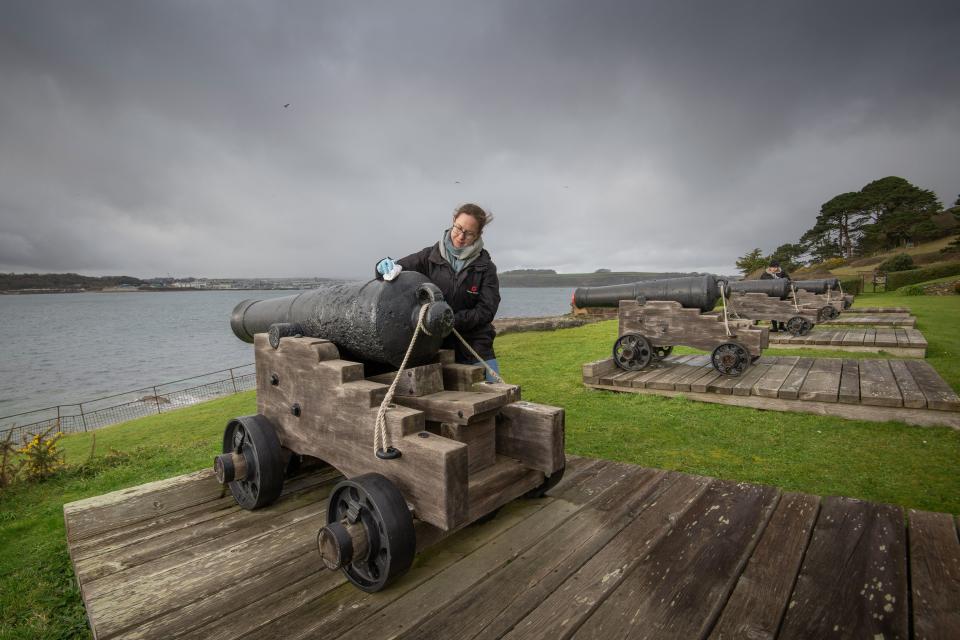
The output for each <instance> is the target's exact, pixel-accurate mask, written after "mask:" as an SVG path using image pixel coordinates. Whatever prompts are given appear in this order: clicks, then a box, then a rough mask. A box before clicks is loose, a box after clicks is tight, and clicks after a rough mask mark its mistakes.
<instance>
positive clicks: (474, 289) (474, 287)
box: [470, 285, 478, 293]
mask: <svg viewBox="0 0 960 640" xmlns="http://www.w3.org/2000/svg"><path fill="white" fill-rule="evenodd" d="M477 291H478V289H477V285H473V286H472V287H470V293H477Z"/></svg>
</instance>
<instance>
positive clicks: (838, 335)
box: [830, 329, 850, 347]
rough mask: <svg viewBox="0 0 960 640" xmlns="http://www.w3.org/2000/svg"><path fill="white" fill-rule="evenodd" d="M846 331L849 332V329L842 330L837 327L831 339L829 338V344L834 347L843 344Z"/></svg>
mask: <svg viewBox="0 0 960 640" xmlns="http://www.w3.org/2000/svg"><path fill="white" fill-rule="evenodd" d="M848 333H850V332H849V331H844V330H843V329H838V330H837V331H836V332H835V333H834V335H833V339H832V340H830V345H831V346H834V347H837V346H841V345H843V344H844V342H846V339H847V334H848Z"/></svg>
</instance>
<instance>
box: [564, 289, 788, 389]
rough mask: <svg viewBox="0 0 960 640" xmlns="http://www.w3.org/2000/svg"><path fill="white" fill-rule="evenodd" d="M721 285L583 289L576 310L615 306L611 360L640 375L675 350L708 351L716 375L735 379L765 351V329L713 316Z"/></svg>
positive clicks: (577, 295) (577, 293)
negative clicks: (616, 328) (617, 327)
mask: <svg viewBox="0 0 960 640" xmlns="http://www.w3.org/2000/svg"><path fill="white" fill-rule="evenodd" d="M724 286H725V281H723V280H717V279H716V278H715V277H714V276H711V275H704V276H695V277H687V278H668V279H664V280H647V281H640V282H635V283H631V284H623V285H612V286H607V287H581V288H579V289H577V290H576V291H575V292H574V294H573V301H574V306H575V307H579V308H584V307H591V306H597V307H613V306H616V307H618V318H619V322H620V330H619V333H618V336H619V337H618V338H617V340H616V342H614V344H613V361H614V362H615V363H616V365H617V366H618V367H620V368H621V369H626V370H628V371H639V370H640V369H643V368H644V367H647V366H649V365H650V364H651V363H655V362H657V361H659V360H662V359H663V358H666V357H667V356H668V355H670V352H671V351H672V350H673V347H674V346H676V345H686V346H689V347H694V348H696V349H704V350H706V351H710V361H711V363H713V366H714V368H715V369H716V370H717V371H719V372H720V373H723V374H726V375H731V376H738V375H740V374H742V373H743V372H744V371H745V370H746V369H747V367H749V366H750V364H751V363H752V362H753V361H754V360H756V359H757V358H759V357H760V354H761V353H762V352H763V349H765V348H766V347H767V344H768V340H769V335H768V332H767V330H766V329H763V328H760V327H756V326H754V322H753V321H752V320H729V319H727V318H725V317H723V316H719V315H715V314H711V313H706V312H709V311H711V310H712V309H713V308H714V307H715V306H716V304H717V301H718V300H720V299H721V297H722V296H723V293H722V292H723V288H724Z"/></svg>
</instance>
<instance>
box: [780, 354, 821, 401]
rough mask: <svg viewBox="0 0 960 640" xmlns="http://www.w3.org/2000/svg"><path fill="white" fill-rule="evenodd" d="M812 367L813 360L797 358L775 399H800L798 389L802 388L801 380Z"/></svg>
mask: <svg viewBox="0 0 960 640" xmlns="http://www.w3.org/2000/svg"><path fill="white" fill-rule="evenodd" d="M812 366H813V358H798V359H797V362H796V364H794V365H793V369H791V370H790V373H789V374H788V375H787V377H786V378H785V379H784V381H783V384H781V385H780V389H778V390H777V397H778V398H783V399H784V400H796V399H797V398H798V397H800V388H801V387H802V386H803V379H804V378H805V377H806V376H807V372H808V371H810V367H812Z"/></svg>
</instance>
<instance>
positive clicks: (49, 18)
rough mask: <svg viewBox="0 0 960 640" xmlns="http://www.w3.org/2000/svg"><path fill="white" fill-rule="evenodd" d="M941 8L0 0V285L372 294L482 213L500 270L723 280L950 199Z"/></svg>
mask: <svg viewBox="0 0 960 640" xmlns="http://www.w3.org/2000/svg"><path fill="white" fill-rule="evenodd" d="M673 5H681V6H673ZM954 7H955V3H948V2H942V3H916V4H914V5H906V4H902V3H878V2H848V3H812V2H802V3H801V2H797V3H791V4H785V3H743V2H741V3H710V2H703V3H696V4H693V3H670V4H668V3H656V4H654V3H644V4H641V3H632V2H620V3H611V2H594V3H590V4H589V5H588V4H585V3H582V2H493V3H462V4H459V6H455V5H454V3H449V2H435V3H387V2H383V3H366V2H365V3H284V4H280V5H277V4H267V3H253V2H250V3H237V2H229V3H226V2H225V3H220V2H206V3H186V2H162V3H161V2H85V3H43V2H22V3H6V4H5V6H4V9H3V12H4V20H2V21H0V270H13V269H15V270H39V271H48V270H53V271H61V270H77V271H84V272H90V273H105V272H111V273H116V272H125V273H130V274H133V275H157V274H165V273H173V274H179V275H188V274H194V275H224V276H229V275H237V276H243V275H331V276H337V275H340V276H364V275H366V274H367V273H369V271H370V264H371V263H372V262H373V261H374V260H375V259H376V258H378V257H381V256H383V255H387V254H390V255H394V256H397V255H402V254H405V253H407V252H411V251H413V250H415V249H419V248H420V247H422V246H425V245H427V244H430V243H432V242H434V241H435V240H436V239H437V238H438V237H439V234H440V231H441V230H442V229H443V228H444V226H445V225H446V223H447V217H448V216H449V214H450V212H451V211H452V209H453V208H454V207H455V206H456V205H457V204H459V203H461V202H464V201H476V202H478V203H480V204H481V205H484V206H487V207H489V208H490V209H492V210H493V211H494V212H495V213H496V214H497V215H498V219H497V221H496V222H495V224H494V225H493V226H491V227H490V230H489V232H488V235H487V238H486V240H487V245H488V248H489V249H490V250H491V253H492V254H493V256H494V259H495V260H496V261H497V263H498V264H499V265H500V267H501V269H503V268H512V267H517V266H529V267H556V268H560V269H562V270H567V271H569V270H580V269H589V270H592V269H595V268H598V267H609V268H632V269H644V270H676V269H704V270H706V269H711V270H723V271H731V270H732V263H733V260H734V258H735V257H736V256H738V255H741V254H742V253H744V252H745V251H746V250H748V249H749V248H751V247H753V246H761V247H763V248H764V249H766V250H770V249H773V248H774V246H776V245H777V244H780V243H782V242H786V241H792V240H795V239H796V238H797V237H798V236H799V235H800V233H802V231H803V230H805V229H806V228H808V227H809V226H810V225H811V224H812V221H813V217H814V216H815V214H816V211H817V210H818V209H819V206H820V204H821V203H823V202H824V201H825V200H827V199H829V198H830V197H832V196H833V195H835V194H837V193H840V192H842V191H848V190H853V189H858V188H859V187H861V186H862V185H863V184H865V183H866V182H868V181H870V180H872V179H875V178H879V177H882V176H885V175H890V174H894V175H901V176H904V177H906V178H908V179H909V180H911V181H913V182H915V183H916V184H919V185H921V186H923V187H925V188H931V189H934V190H935V191H936V192H937V193H938V195H939V196H940V197H941V199H943V200H947V199H949V201H950V202H952V200H953V198H955V197H956V192H957V189H958V187H960V184H958V182H960V180H958V174H957V170H956V167H957V166H958V164H960V106H958V105H960V100H958V98H960V95H958V94H960V88H958V83H957V82H956V71H955V70H956V69H957V68H960V54H958V53H957V47H956V46H955V45H954V43H953V39H954V35H955V33H956V31H957V28H958V26H960V20H958V10H957V9H956V8H954ZM288 103H289V105H290V106H289V107H286V108H285V107H284V105H285V104H288Z"/></svg>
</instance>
